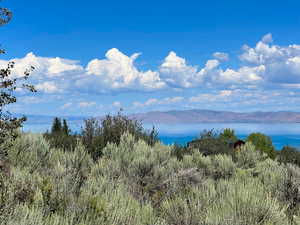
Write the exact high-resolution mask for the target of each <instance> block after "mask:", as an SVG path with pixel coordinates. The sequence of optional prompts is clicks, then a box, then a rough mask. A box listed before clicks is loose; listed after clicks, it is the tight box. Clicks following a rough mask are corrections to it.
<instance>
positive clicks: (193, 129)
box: [23, 122, 300, 149]
mask: <svg viewBox="0 0 300 225" xmlns="http://www.w3.org/2000/svg"><path fill="white" fill-rule="evenodd" d="M69 126H70V127H71V129H72V130H73V131H75V132H80V130H81V126H82V124H81V123H78V122H77V123H70V124H69ZM152 126H153V124H145V125H144V127H145V128H146V129H151V128H152ZM154 126H155V128H156V129H157V130H158V132H159V137H160V139H161V141H162V142H163V143H164V144H174V143H178V144H186V143H187V142H188V141H191V140H193V139H194V138H196V137H198V136H199V134H200V132H201V131H203V130H211V129H214V130H215V131H222V130H223V129H225V128H231V129H234V130H235V132H236V134H237V136H238V137H239V138H241V139H244V138H246V137H247V135H249V134H250V133H253V132H261V133H264V134H266V135H268V136H270V137H271V138H272V141H273V144H274V146H275V147H276V149H281V148H282V147H283V146H284V145H290V146H294V147H298V148H300V123H278V124H277V123H272V124H263V123H202V124H176V125H174V124H172V125H167V124H154ZM50 127H51V124H50V123H49V124H45V123H44V124H29V123H25V126H24V128H23V131H31V132H45V131H46V130H47V129H48V130H50Z"/></svg>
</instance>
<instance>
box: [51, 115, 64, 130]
mask: <svg viewBox="0 0 300 225" xmlns="http://www.w3.org/2000/svg"><path fill="white" fill-rule="evenodd" d="M61 131H62V126H61V120H60V118H58V117H55V118H54V120H53V124H52V128H51V133H52V134H59V133H61Z"/></svg>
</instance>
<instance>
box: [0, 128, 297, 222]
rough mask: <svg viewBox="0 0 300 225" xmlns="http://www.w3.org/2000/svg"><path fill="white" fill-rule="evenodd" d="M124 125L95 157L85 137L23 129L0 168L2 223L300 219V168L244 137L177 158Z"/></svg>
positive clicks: (158, 144)
mask: <svg viewBox="0 0 300 225" xmlns="http://www.w3.org/2000/svg"><path fill="white" fill-rule="evenodd" d="M173 151H174V147H173V146H164V145H162V144H160V143H156V144H155V145H153V146H151V145H149V144H148V143H146V142H145V141H144V140H142V139H138V140H137V139H136V138H135V137H134V136H133V135H132V134H130V133H129V132H126V133H124V134H123V135H122V136H121V137H120V140H119V144H116V143H108V144H107V145H106V147H105V148H104V149H103V151H102V154H103V155H102V157H101V158H100V159H98V160H97V161H94V160H92V157H91V155H90V154H89V152H88V151H87V149H86V147H85V145H83V144H81V143H80V142H77V144H76V147H75V149H74V150H73V151H64V150H63V149H61V148H59V149H55V148H53V147H51V145H50V144H49V143H48V142H47V141H46V140H45V138H44V136H43V135H38V134H30V133H27V134H26V133H22V134H20V136H19V137H18V138H17V139H16V141H15V142H14V145H13V146H12V147H11V149H10V151H9V154H8V157H9V161H10V162H11V175H9V176H4V175H3V174H2V175H0V224H1V225H2V224H3V225H4V224H5V225H7V224H25V225H27V224H47V225H48V224H49V225H50V224H51V225H52V224H89V225H92V224H106V225H114V224H133V225H140V224H141V225H152V224H156V225H177V224H183V225H184V224H186V225H194V224H195V225H198V224H203V225H219V224H228V225H232V224H233V225H243V224H263V225H269V224H278V225H279V224H283V225H293V224H297V221H299V218H300V192H299V190H300V183H299V180H300V168H299V167H298V166H296V165H293V164H289V163H287V164H284V163H280V162H277V161H276V160H272V159H270V158H268V157H267V155H265V154H262V153H261V152H259V151H256V150H255V147H254V145H253V144H252V143H250V142H248V143H246V145H245V146H243V147H242V148H241V149H239V151H237V152H235V153H234V154H233V155H226V154H214V155H209V156H205V155H204V154H202V153H201V152H199V151H198V150H197V149H194V150H190V151H189V154H183V155H182V156H181V157H180V158H179V159H177V157H172V154H174V153H173Z"/></svg>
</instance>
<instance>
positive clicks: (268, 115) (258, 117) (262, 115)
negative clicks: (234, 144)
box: [130, 109, 300, 124]
mask: <svg viewBox="0 0 300 225" xmlns="http://www.w3.org/2000/svg"><path fill="white" fill-rule="evenodd" d="M130 118H135V119H137V120H141V121H143V122H144V123H168V124H176V123H227V122H228V123H300V113H299V112H285V111H280V112H250V113H238V112H230V111H214V110H198V109H195V110H182V111H180V110H172V111H166V112H159V111H153V112H147V113H138V114H133V115H130Z"/></svg>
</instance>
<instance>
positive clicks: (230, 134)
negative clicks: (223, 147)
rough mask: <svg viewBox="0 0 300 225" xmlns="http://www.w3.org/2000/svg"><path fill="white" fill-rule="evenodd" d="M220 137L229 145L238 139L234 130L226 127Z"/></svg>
mask: <svg viewBox="0 0 300 225" xmlns="http://www.w3.org/2000/svg"><path fill="white" fill-rule="evenodd" d="M219 138H220V139H221V140H223V141H224V142H225V143H226V144H227V145H233V144H234V143H235V142H236V141H237V140H238V138H237V136H236V135H235V132H234V130H232V129H229V128H226V129H224V130H223V131H222V132H221V133H220V134H219Z"/></svg>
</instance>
